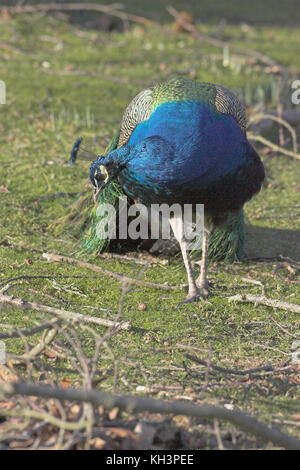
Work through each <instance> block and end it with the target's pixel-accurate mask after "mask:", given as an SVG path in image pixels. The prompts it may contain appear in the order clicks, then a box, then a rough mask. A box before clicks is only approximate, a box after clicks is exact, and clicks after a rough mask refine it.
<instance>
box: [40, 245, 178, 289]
mask: <svg viewBox="0 0 300 470" xmlns="http://www.w3.org/2000/svg"><path fill="white" fill-rule="evenodd" d="M43 258H45V259H47V260H48V261H52V262H53V261H54V262H59V263H68V264H75V265H77V266H80V267H81V268H84V269H90V270H92V271H96V272H98V273H101V274H103V275H104V276H108V277H112V278H113V279H116V280H117V281H120V282H126V283H127V284H136V285H137V286H143V287H150V288H153V289H165V290H178V289H182V288H181V286H169V285H168V284H155V283H154V282H147V281H141V280H139V279H132V278H131V277H127V276H123V275H121V274H118V273H114V272H113V271H109V270H108V269H104V268H101V267H100V266H96V265H95V264H90V263H85V262H84V261H80V260H78V259H75V258H69V257H67V256H60V255H55V254H52V253H43Z"/></svg>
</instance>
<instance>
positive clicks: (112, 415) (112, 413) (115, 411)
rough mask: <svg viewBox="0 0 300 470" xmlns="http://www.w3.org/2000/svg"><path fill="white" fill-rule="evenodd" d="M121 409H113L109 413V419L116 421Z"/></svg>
mask: <svg viewBox="0 0 300 470" xmlns="http://www.w3.org/2000/svg"><path fill="white" fill-rule="evenodd" d="M119 411H120V410H119V408H117V407H115V408H113V409H112V410H111V411H110V412H109V413H108V417H109V419H110V420H111V421H113V420H114V419H116V417H117V416H118V414H119Z"/></svg>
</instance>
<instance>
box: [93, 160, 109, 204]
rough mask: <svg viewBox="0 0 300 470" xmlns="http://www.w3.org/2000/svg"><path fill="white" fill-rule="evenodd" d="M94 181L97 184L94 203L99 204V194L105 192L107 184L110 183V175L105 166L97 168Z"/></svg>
mask: <svg viewBox="0 0 300 470" xmlns="http://www.w3.org/2000/svg"><path fill="white" fill-rule="evenodd" d="M93 180H94V183H95V185H94V186H95V188H94V201H95V203H96V202H97V199H98V196H99V194H100V193H101V192H102V191H103V189H104V188H105V186H106V185H107V183H108V182H109V174H108V171H107V169H106V167H105V166H104V165H99V168H97V167H96V169H95V171H94V174H93Z"/></svg>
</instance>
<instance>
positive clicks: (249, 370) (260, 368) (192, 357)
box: [184, 354, 275, 375]
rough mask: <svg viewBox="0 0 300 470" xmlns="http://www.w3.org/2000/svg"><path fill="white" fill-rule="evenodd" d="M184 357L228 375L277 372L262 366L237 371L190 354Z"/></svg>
mask: <svg viewBox="0 0 300 470" xmlns="http://www.w3.org/2000/svg"><path fill="white" fill-rule="evenodd" d="M184 356H185V357H186V358H187V359H190V360H191V361H195V362H197V363H198V364H202V365H203V366H206V367H209V368H211V369H214V370H217V371H219V372H224V373H226V374H233V375H248V374H253V373H255V372H262V371H267V372H270V371H273V372H275V370H274V368H273V367H272V366H269V365H267V366H260V367H255V368H254V369H246V370H237V369H226V368H224V367H219V366H216V365H214V364H211V363H209V362H207V361H204V360H203V359H199V358H198V357H196V356H192V355H190V354H184Z"/></svg>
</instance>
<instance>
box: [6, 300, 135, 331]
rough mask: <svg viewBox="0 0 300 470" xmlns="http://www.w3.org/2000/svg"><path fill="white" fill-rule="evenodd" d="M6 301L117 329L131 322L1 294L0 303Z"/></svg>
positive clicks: (60, 316) (126, 327)
mask: <svg viewBox="0 0 300 470" xmlns="http://www.w3.org/2000/svg"><path fill="white" fill-rule="evenodd" d="M1 302H5V303H7V304H10V305H14V306H15V307H18V308H29V309H32V310H37V311H40V312H45V313H50V314H52V315H56V316H57V317H59V318H65V319H69V320H73V321H77V322H83V323H95V324H97V325H102V326H108V327H116V328H117V329H122V330H127V329H128V328H129V322H120V323H115V322H113V321H110V320H106V319H103V318H99V317H91V316H90V315H83V314H82V313H77V312H70V311H68V310H61V309H59V308H56V307H50V306H49V305H42V304H38V303H37V302H30V301H28V300H23V299H19V298H17V297H12V296H7V295H0V303H1Z"/></svg>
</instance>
